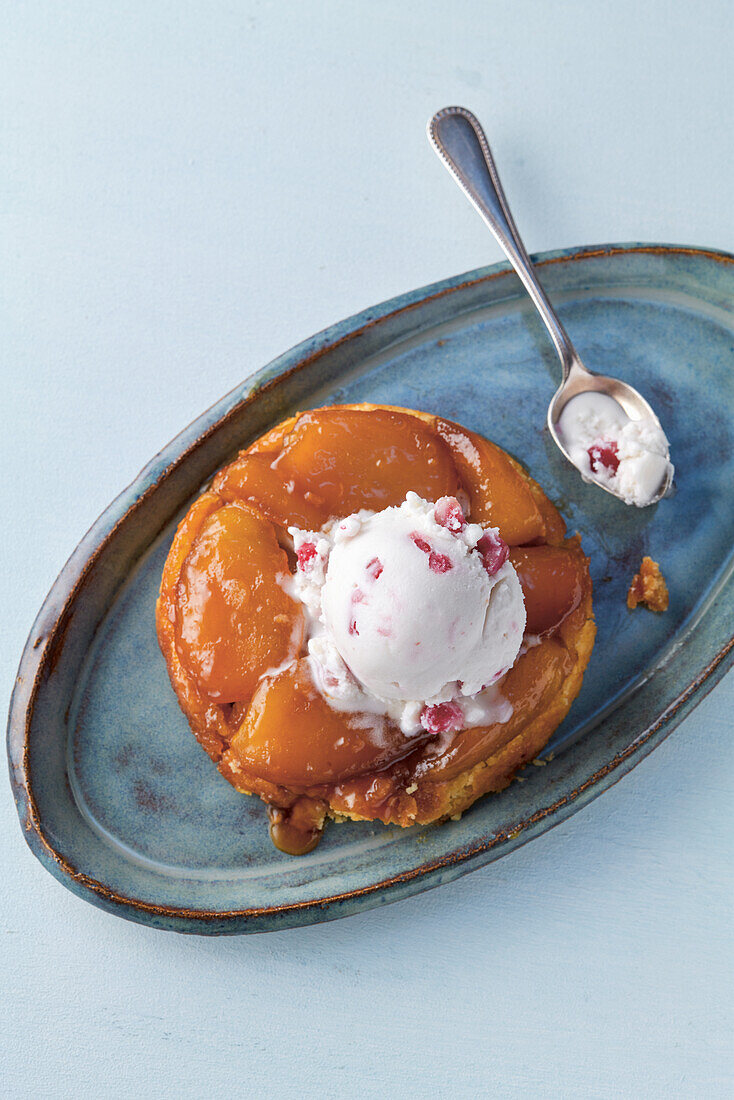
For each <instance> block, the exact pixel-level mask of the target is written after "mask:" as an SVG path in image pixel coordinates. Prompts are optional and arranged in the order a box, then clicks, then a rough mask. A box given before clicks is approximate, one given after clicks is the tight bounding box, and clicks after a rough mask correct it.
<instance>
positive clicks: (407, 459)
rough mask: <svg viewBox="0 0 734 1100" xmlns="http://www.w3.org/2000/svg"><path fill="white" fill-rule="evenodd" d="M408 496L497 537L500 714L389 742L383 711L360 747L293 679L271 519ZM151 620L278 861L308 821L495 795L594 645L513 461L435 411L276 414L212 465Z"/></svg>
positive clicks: (290, 612)
mask: <svg viewBox="0 0 734 1100" xmlns="http://www.w3.org/2000/svg"><path fill="white" fill-rule="evenodd" d="M408 494H417V496H418V497H419V498H421V500H422V501H429V502H437V501H441V500H444V499H448V500H449V501H455V502H456V501H458V502H461V508H460V509H459V515H461V511H462V509H463V512H464V514H465V520H463V519H462V520H461V522H462V523H464V522H465V521H466V522H469V523H471V524H479V525H481V526H482V527H483V528H490V529H496V530H497V531H498V532H499V538H498V539H497V540H496V541H497V544H498V545H502V546H505V544H506V546H505V549H504V556H503V558H502V560H504V557H506V556H507V555H508V554H509V561H510V562H511V564H512V566H514V570H515V571H516V573H517V577H518V578H519V581H520V585H521V587H522V594H523V596H524V603H525V614H526V619H527V621H526V624H525V641H524V644H523V645H522V647H521V649H520V651H519V655H518V656H517V658H516V659H515V661H514V664H512V667H511V668H510V669H509V671H506V672H504V670H503V672H504V675H503V676H502V677H501V679H500V680H499V682H498V684H497V685H496V688H497V691H498V692H500V693H501V697H502V699H503V700H504V701H505V703H506V704H508V705H507V706H506V708H505V713H504V714H503V715H502V716H501V717H502V720H497V721H489V722H488V724H484V725H475V726H473V727H472V728H463V729H451V728H450V725H451V724H450V723H449V724H448V725H449V729H448V730H447V729H446V728H444V729H443V731H438V732H436V731H434V727H432V726H431V723H430V722H429V723H424V725H425V727H426V728H423V727H421V728H420V729H419V730H418V731H417V732H413V733H412V734H411V735H409V736H408V735H406V733H405V732H404V731H403V729H401V727H400V725H399V724H398V723H397V722H396V721H393V720H391V719H390V718H389V717H388V718H387V719H384V720H381V721H382V725H381V727H380V732H379V736H372V733H371V729H372V727H371V726H370V723H369V722H366V721H365V716H364V714H360V713H359V712H354V711H350V710H348V709H335V708H334V706H332V705H331V703H330V702H329V701H327V698H326V697H325V696H324V694H323V693H322V691H321V690H320V688H319V686H317V684H316V683H315V682H314V679H313V677H312V675H311V665H310V664H309V658H308V656H307V654H306V650H305V642H306V638H307V628H308V616H307V614H306V612H305V610H304V606H303V604H302V602H301V601H299V599H297V598H296V597H295V596H294V595H293V592H292V589H291V587H290V585H289V581H290V578H291V576H292V575H293V574H295V573H296V572H297V570H298V568H299V560H300V555H301V551H299V560H297V556H296V554H295V553H294V544H293V538H292V535H290V534H289V528H298V530H299V531H309V532H320V531H322V530H323V529H324V528H325V527H327V529H328V525H329V522H330V521H334V520H336V519H338V520H341V519H343V518H344V517H348V516H351V515H352V514H354V513H360V512H363V510H367V512H368V513H379V512H381V511H382V510H384V509H387V508H396V507H398V506H400V505H401V504H402V503H403V502H404V501H405V500H406V495H408ZM365 514H367V513H365ZM414 542H416V545H418V546H419V547H420V542H419V541H418V540H417V537H416V538H414ZM310 545H311V544H310V543H309V544H308V546H310ZM507 548H509V550H508V549H507ZM310 552H311V551H309V553H310ZM304 560H305V559H304ZM304 560H300V565H301V566H303V565H304ZM427 560H428V559H427V558H426V561H427ZM370 564H372V563H370ZM431 565H432V567H433V557H432V559H431ZM439 566H440V561H439ZM446 568H448V566H447V567H446ZM439 571H440V569H439ZM376 575H379V574H376ZM354 598H355V599H357V598H358V597H354ZM157 628H158V637H159V641H160V646H161V649H162V652H163V655H164V657H165V660H166V664H167V666H168V672H169V675H170V679H171V683H172V685H173V688H174V690H175V692H176V695H177V696H178V700H179V703H180V705H181V708H182V710H183V711H184V714H185V715H186V717H187V719H188V721H189V724H190V726H191V729H192V730H193V732H194V734H195V735H196V737H197V738H198V740H199V741H200V743H201V745H202V746H203V748H204V749H205V750H206V752H207V753H208V754H209V756H210V757H211V758H212V760H213V761H214V762H215V763H216V764H217V765H218V767H219V770H220V771H221V773H222V775H223V776H224V777H225V778H226V779H227V780H228V781H229V782H230V783H231V784H233V786H234V787H236V788H237V790H238V791H241V792H242V793H243V794H256V795H259V796H260V798H262V799H263V801H264V802H266V803H267V805H268V807H269V811H270V819H271V836H272V837H273V840H274V842H275V844H276V845H277V846H278V847H280V848H281V849H282V850H284V851H288V852H291V853H293V854H301V853H303V852H306V851H310V850H311V849H312V848H313V847H314V846H315V845H316V844H317V843H318V840H319V838H320V836H321V832H322V830H323V827H324V823H325V820H326V819H327V818H333V819H334V820H337V821H343V820H346V819H353V820H356V821H359V820H379V821H382V822H385V823H392V824H397V825H400V826H410V825H414V824H417V823H418V824H427V823H430V822H438V821H442V820H446V819H448V818H452V817H456V816H457V815H459V814H461V813H462V812H463V811H465V810H466V809H467V808H468V807H469V806H471V805H472V803H473V802H475V801H476V799H477V798H479V797H480V796H481V795H484V794H486V793H488V792H490V791H499V790H501V789H502V788H503V787H505V786H507V784H508V783H509V782H510V781H511V779H512V777H513V775H514V774H515V772H516V771H517V770H518V769H519V768H520V767H522V766H523V765H524V764H526V763H527V762H528V761H530V760H532V759H533V758H535V757H536V756H537V755H538V754H539V753H540V751H541V749H542V748H543V747H544V746H545V744H546V743H547V741H548V740H549V738H550V737H551V735H552V733H553V731H554V730H555V729H556V727H557V726H558V724H559V723H560V722H561V721H562V719H563V718H564V717H565V715H566V713H567V712H568V709H569V707H570V706H571V703H572V702H573V700H574V699H575V697H576V695H577V694H578V692H579V689H580V687H581V682H582V678H583V674H584V670H585V668H586V665H587V662H588V660H589V657H590V654H591V650H592V647H593V644H594V635H595V626H594V621H593V614H592V601H591V580H590V576H589V569H588V561H587V559H586V557H585V555H584V553H583V551H582V550H581V547H580V544H579V539H578V537H574V538H566V537H565V524H564V522H563V520H562V519H561V516H560V514H559V513H558V511H557V509H556V508H555V507H554V505H553V504H552V503H551V502H550V500H549V499H548V498H547V497H546V495H545V493H544V492H543V491H542V489H541V488H540V486H539V485H538V484H537V483H536V482H535V481H534V480H533V479H532V478H531V477H530V476H529V475H528V474H527V472H526V471H525V470H524V469H523V467H522V466H521V465H520V464H519V463H518V462H517V461H516V460H515V459H514V458H512V457H510V456H509V455H508V454H506V453H505V452H504V451H503V450H501V449H500V448H499V447H497V446H496V445H495V444H493V443H490V442H489V441H488V440H486V439H484V438H483V437H481V436H479V435H477V434H476V433H475V432H471V431H469V430H467V429H466V428H462V427H461V426H459V425H458V424H455V423H452V422H451V421H449V420H445V419H443V418H442V417H440V416H433V415H429V414H427V413H422V412H415V411H411V410H408V409H400V408H394V407H390V406H381V405H351V406H334V407H330V408H323V409H316V410H312V411H310V412H304V413H301V414H299V415H297V416H293V417H291V418H290V419H288V420H286V421H284V422H283V423H281V424H279V425H278V426H277V427H275V428H273V429H272V430H271V431H269V432H268V433H266V434H265V435H264V436H262V437H261V438H260V439H258V440H257V441H256V442H255V443H253V444H252V445H251V446H249V447H248V448H247V449H246V450H244V451H242V452H241V453H240V454H239V455H238V456H237V458H236V459H235V460H234V461H233V462H231V463H230V464H229V465H228V466H226V467H225V468H224V469H222V470H221V471H220V472H219V473H218V474H217V475H216V477H215V478H214V480H213V482H212V485H211V488H210V489H208V490H207V491H206V492H204V493H203V494H202V495H201V496H200V497H199V498H198V499H197V500H196V501H195V502H194V503H193V504H192V505H191V507H190V508H189V510H188V513H187V514H186V516H185V517H184V519H183V521H182V522H181V524H180V525H179V528H178V531H177V533H176V536H175V538H174V541H173V545H172V546H171V550H170V552H169V555H168V559H167V561H166V564H165V568H164V572H163V579H162V583H161V590H160V597H159V600H158V605H157ZM430 629H431V624H430V616H429V621H427V622H426V630H427V631H430ZM355 630H356V628H355ZM460 683H461V681H459V684H460Z"/></svg>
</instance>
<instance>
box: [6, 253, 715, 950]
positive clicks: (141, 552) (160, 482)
mask: <svg viewBox="0 0 734 1100" xmlns="http://www.w3.org/2000/svg"><path fill="white" fill-rule="evenodd" d="M539 262H540V264H541V268H540V271H541V278H542V280H543V282H544V284H545V286H546V288H547V290H548V292H549V294H550V296H551V298H552V299H553V301H554V303H556V304H557V306H558V308H559V313H560V314H561V317H562V319H563V322H564V324H565V325H566V326H567V328H568V331H569V332H570V334H571V337H572V339H573V340H574V342H575V343H576V346H577V347H578V350H579V352H580V354H581V356H582V358H583V360H584V362H585V363H587V364H588V365H589V366H590V367H591V368H592V369H594V370H597V371H600V372H601V373H604V374H610V375H614V376H618V377H619V378H622V379H624V380H625V381H628V382H631V383H633V384H634V385H635V386H636V387H638V388H639V389H640V390H641V392H642V393H643V394H644V395H645V396H646V397H647V398H648V399H649V400H650V401H651V403H652V405H653V407H654V408H655V409H656V410H657V411H658V413H659V416H660V419H661V422H662V424H663V427H664V429H665V431H666V433H667V434H668V437H669V439H670V443H671V452H672V456H673V459H674V461H675V463H676V467H677V478H676V492H675V495H674V496H673V497H672V498H671V499H668V500H665V501H663V502H662V503H661V504H660V505H658V506H657V507H655V508H650V509H642V510H637V509H634V508H628V507H626V506H625V505H623V504H621V503H620V502H618V501H617V500H615V499H614V498H612V497H611V496H609V495H608V494H606V493H602V492H600V491H598V490H596V489H593V488H591V487H588V486H584V485H583V484H582V482H581V480H580V479H579V477H578V475H577V474H576V473H575V471H574V470H573V469H572V468H571V467H570V466H569V465H568V464H566V463H565V461H564V460H563V458H562V456H561V455H560V453H559V452H558V451H557V450H556V448H555V447H554V446H553V444H552V443H551V441H550V439H549V437H548V433H547V431H546V430H545V429H544V426H543V425H544V420H545V411H546V408H547V405H548V401H549V399H550V397H551V395H552V393H553V391H554V390H555V388H556V385H557V382H558V376H559V369H558V364H557V361H556V359H555V354H554V352H553V350H552V348H551V346H550V344H549V342H548V339H547V337H546V335H545V333H544V332H543V331H542V330H541V327H540V322H539V320H538V318H537V317H536V315H535V313H534V311H533V309H532V307H531V306H530V305H529V303H528V301H527V299H526V297H525V295H524V293H523V292H522V290H521V288H520V284H519V282H518V280H517V278H516V277H515V276H514V274H512V273H511V272H510V271H509V270H508V268H507V266H506V265H501V266H497V267H493V268H488V269H483V270H480V271H476V272H472V273H470V274H468V275H465V276H461V277H459V278H456V279H450V280H446V281H445V282H443V283H439V284H437V285H435V286H431V287H428V288H424V289H421V290H417V291H413V292H412V293H410V294H407V295H404V296H403V297H401V298H397V299H395V300H393V301H391V302H387V303H385V304H383V305H380V306H377V307H375V308H374V309H370V310H367V311H366V312H365V313H363V314H360V315H359V316H356V317H353V318H351V319H349V320H347V321H342V322H341V323H339V324H337V325H335V326H333V327H332V328H331V329H328V330H327V331H325V332H323V333H320V334H319V335H317V336H314V337H312V338H311V339H310V340H307V341H306V342H305V343H303V344H301V345H299V346H298V347H296V348H294V349H293V350H292V351H290V352H288V353H286V354H285V355H284V356H282V357H281V358H280V359H278V360H276V361H275V362H274V363H272V364H271V365H270V366H268V367H266V368H265V369H264V370H262V371H260V372H259V373H258V374H257V375H255V376H254V377H252V378H250V379H249V380H248V381H247V382H246V383H244V384H243V385H242V386H241V387H239V388H238V389H237V390H234V391H233V392H232V393H230V394H229V395H228V396H227V397H225V398H224V399H223V400H222V401H221V402H220V403H219V404H218V405H216V406H214V407H213V408H212V409H210V410H209V411H208V412H206V413H205V414H204V415H203V416H202V417H200V418H199V420H197V421H196V422H195V423H194V424H192V425H191V426H190V427H189V428H187V429H186V430H185V431H184V432H182V434H181V435H179V436H178V437H177V438H176V439H175V440H174V441H173V442H172V443H171V444H169V446H168V447H166V448H165V449H164V450H163V451H162V452H161V453H160V454H159V455H157V456H156V458H154V459H153V461H152V462H151V463H150V464H149V465H148V466H147V467H146V468H145V469H144V470H143V471H142V473H141V474H140V476H139V477H138V479H137V480H136V481H135V483H134V484H133V485H131V486H130V487H129V488H128V489H126V490H125V491H124V492H123V493H122V494H121V496H120V497H118V498H117V500H116V501H115V502H114V503H113V504H112V505H110V507H109V508H108V510H107V511H106V512H105V513H104V515H103V516H101V518H100V519H99V520H98V522H97V523H96V524H95V526H94V527H93V528H92V530H91V531H90V532H89V533H88V535H86V536H85V538H84V539H83V541H82V542H81V543H80V545H79V547H78V548H77V550H76V552H75V553H74V555H73V556H72V558H71V559H70V561H69V562H68V564H67V565H66V567H65V569H64V570H63V572H62V573H61V575H60V577H59V578H58V580H57V582H56V584H55V585H54V588H53V589H52V591H51V593H50V594H49V596H48V598H47V600H46V603H45V604H44V606H43V608H42V610H41V612H40V614H39V616H38V619H37V621H36V623H35V625H34V627H33V630H32V633H31V636H30V638H29V641H28V644H27V647H26V650H25V652H24V654H23V658H22V662H21V666H20V670H19V675H18V681H17V685H16V689H15V692H14V695H13V700H12V704H11V712H10V721H9V731H8V751H9V757H10V769H11V779H12V783H13V787H14V792H15V796H16V800H17V804H18V812H19V815H20V819H21V823H22V827H23V830H24V835H25V837H26V840H27V841H28V843H29V845H30V847H31V849H32V850H33V852H34V853H35V855H37V856H38V858H39V859H40V860H41V862H42V863H43V864H44V865H45V866H46V867H47V868H48V869H49V870H50V871H51V873H52V874H54V875H55V876H56V877H57V878H58V879H59V880H60V881H61V882H63V883H64V884H65V885H66V886H67V887H68V888H69V889H71V890H72V891H74V893H76V894H78V895H79V896H81V897H84V898H86V899H87V900H88V901H91V902H93V903H94V904H96V905H99V906H100V907H102V908H104V909H107V910H108V911H110V912H113V913H116V914H118V915H120V916H124V917H127V918H129V919H131V920H137V921H141V922H144V923H147V924H152V925H155V926H157V927H160V928H169V929H175V930H177V931H181V932H201V933H212V934H216V933H225V932H256V931H263V930H268V929H275V928H286V927H289V926H294V925H301V924H309V923H312V922H315V921H321V920H328V919H334V918H336V917H340V916H346V915H348V914H350V913H354V912H355V911H357V910H360V909H365V908H369V907H371V906H376V905H380V904H383V903H385V902H388V901H393V900H396V899H398V898H401V897H405V896H407V895H410V894H414V893H417V892H419V891H421V890H425V889H427V888H429V887H431V886H436V885H438V884H440V883H442V882H446V881H449V880H450V879H453V878H456V877H457V876H458V875H461V874H464V873H466V872H467V871H470V870H473V869H475V868H477V867H480V866H482V865H483V864H485V863H488V862H489V861H490V860H493V859H496V858H498V857H499V856H501V855H503V854H505V853H506V852H508V851H511V850H512V849H513V848H514V847H517V846H518V845H520V844H522V843H524V842H525V841H527V840H529V839H532V838H533V837H535V836H537V835H539V834H540V833H541V832H543V831H545V830H546V829H548V828H550V827H551V826H552V825H554V824H556V823H557V822H559V821H561V820H563V819H564V818H566V817H568V816H569V815H570V814H571V813H573V812H574V811H575V810H577V809H579V808H580V807H581V806H583V805H585V804H586V803H587V802H588V801H589V800H590V799H592V798H594V797H595V796H596V795H597V794H600V793H601V792H602V791H603V790H605V789H606V788H607V787H609V786H610V785H611V784H612V783H614V782H616V780H618V779H619V778H620V777H621V776H622V775H624V774H625V773H626V772H627V771H629V770H630V769H631V768H632V767H633V766H634V764H635V763H637V762H638V761H639V760H640V759H642V757H643V756H645V755H646V754H647V753H648V752H650V751H651V750H652V749H653V748H654V747H655V746H656V745H657V744H659V743H660V741H661V740H662V739H663V738H664V737H665V736H666V735H667V734H668V733H669V732H670V731H671V730H672V729H673V728H674V726H675V725H677V723H678V722H680V720H681V719H682V718H683V717H684V715H685V714H687V713H688V712H689V711H690V710H691V708H692V707H693V706H694V705H695V704H696V702H697V701H698V700H699V699H700V698H701V696H702V694H703V693H705V692H706V691H707V690H709V689H710V688H711V687H712V686H713V684H714V683H715V682H716V681H717V680H718V679H719V678H720V677H721V676H722V675H723V673H724V671H725V669H726V668H727V667H728V666H729V664H730V663H731V657H732V640H731V635H732V626H733V624H732V619H733V612H732V607H733V606H734V601H733V600H732V592H733V589H734V584H733V583H732V579H731V573H732V546H733V545H734V453H733V447H732V442H733V440H734V393H733V392H732V391H733V389H734V384H733V380H734V372H733V371H732V366H733V364H734V350H733V349H734V257H731V256H729V255H726V254H722V253H714V252H703V251H696V250H692V249H686V248H672V247H664V246H653V245H631V246H611V245H610V246H603V247H600V248H593V249H585V250H580V251H575V252H571V251H566V252H557V253H549V254H546V255H544V256H542V257H540V258H539ZM357 401H374V402H380V403H386V404H393V405H405V406H408V407H410V408H416V409H424V410H426V411H429V412H437V413H440V414H441V415H444V416H447V417H449V418H451V419H453V420H458V421H460V422H461V423H463V424H465V425H466V426H467V427H469V428H473V429H475V430H477V431H479V432H482V433H483V434H485V435H487V436H488V437H489V438H490V439H493V440H495V441H496V442H497V443H499V444H500V445H501V446H502V447H504V448H506V449H507V450H508V451H510V452H512V453H513V454H515V455H516V456H517V457H518V458H520V459H521V460H522V462H523V463H524V464H525V465H526V466H527V467H528V469H529V471H530V473H531V474H532V475H533V476H534V477H535V478H537V480H538V481H539V482H540V483H541V485H542V486H543V487H544V488H545V489H546V491H547V492H548V493H549V495H550V496H551V497H552V498H553V499H554V500H555V501H556V502H557V504H558V505H559V507H560V508H561V510H562V512H563V513H564V516H565V518H566V519H567V521H568V524H569V528H570V529H571V531H573V530H578V531H580V533H581V535H582V537H583V545H584V548H585V550H586V552H587V554H589V556H590V558H591V569H592V575H593V579H594V588H595V611H596V617H597V623H598V636H597V643H596V648H595V650H594V654H593V656H592V659H591V662H590V664H589V668H588V671H587V674H586V679H585V681H584V686H583V689H582V691H581V694H580V696H579V698H578V699H577V701H576V703H575V704H574V706H573V708H572V710H571V713H570V715H569V716H568V718H567V720H566V721H565V722H564V723H563V725H562V726H561V727H560V728H559V729H558V731H557V732H556V735H555V737H554V738H553V741H552V742H551V744H550V745H549V747H548V749H547V750H546V756H547V755H549V754H550V753H551V752H552V753H553V754H554V755H553V758H552V759H551V760H550V762H548V763H547V764H546V765H545V766H543V767H528V768H526V769H525V772H524V773H523V775H522V779H523V780H524V781H523V782H515V783H513V784H512V785H511V786H510V787H509V788H508V789H507V790H506V791H505V792H503V793H502V794H500V795H496V796H490V797H487V798H484V799H482V800H481V801H480V802H479V803H477V804H476V805H475V806H474V807H473V808H472V809H471V810H470V811H469V812H468V813H466V814H465V815H464V817H463V818H462V819H461V820H460V821H457V822H450V823H448V824H447V825H443V826H433V827H427V828H426V827H423V828H421V827H416V828H414V829H409V830H401V829H398V828H387V827H384V826H382V825H379V824H367V823H365V824H344V825H339V826H335V825H332V826H330V827H329V828H328V829H327V832H326V835H325V837H324V840H323V842H322V843H321V845H320V847H319V848H317V849H316V851H315V852H313V853H312V854H311V855H308V856H305V857H301V858H299V859H294V858H292V857H288V856H285V855H283V854H281V853H280V852H278V851H276V850H275V849H274V848H273V847H272V845H271V844H270V841H269V839H268V833H267V827H266V818H265V811H264V807H263V805H262V804H261V803H260V801H259V800H255V799H252V798H247V797H244V796H242V795H239V794H238V793H237V792H236V791H235V790H233V789H232V788H231V787H230V786H229V784H228V783H227V782H226V781H225V780H224V779H223V778H221V776H220V775H219V774H218V772H217V771H216V769H215V767H214V766H213V765H212V764H211V763H210V761H209V759H208V758H207V757H206V756H205V754H204V752H203V751H202V750H201V749H200V747H199V746H198V744H197V743H196V741H195V740H194V737H193V735H192V734H191V733H190V732H189V729H188V726H187V723H186V721H185V719H184V717H183V715H182V714H181V712H180V710H179V708H178V705H177V702H176V699H175V696H174V694H173V691H172V690H171V688H170V686H169V683H168V679H167V675H166V669H165V665H164V662H163V658H162V657H161V655H160V653H159V650H158V646H157V643H156V637H155V629H154V603H155V598H156V594H157V588H158V583H159V578H160V574H161V569H162V566H163V562H164V560H165V557H166V554H167V552H168V548H169V546H170V543H171V539H172V536H173V531H174V529H175V525H176V523H177V521H178V519H179V518H180V516H181V515H182V513H183V512H184V511H185V509H186V507H187V505H188V504H189V502H190V501H191V499H192V498H193V497H194V496H195V495H196V494H197V493H198V491H199V490H200V488H201V486H202V484H203V483H205V482H206V480H207V479H208V478H209V477H211V475H212V474H213V473H214V472H215V470H216V469H217V468H218V467H219V466H221V465H222V464H223V463H224V462H225V461H227V460H228V459H229V458H230V457H232V455H233V454H234V453H235V452H236V451H237V449H238V448H240V447H241V446H243V445H245V444H247V443H248V442H250V441H251V440H252V439H254V438H255V437H257V436H258V435H260V434H261V433H262V432H263V431H265V429H267V428H268V427H269V426H271V425H272V424H273V423H275V422H276V421H278V420H280V419H282V418H283V417H285V416H287V415H289V414H290V413H292V412H293V411H294V410H296V409H302V408H307V407H313V406H317V405H322V404H331V403H336V402H340V403H341V402H357ZM646 553H649V554H651V555H652V557H654V558H655V559H656V560H658V561H660V562H661V565H662V568H663V570H664V573H665V576H666V577H667V580H668V584H669V587H670V593H671V605H670V609H669V611H668V612H667V613H666V614H665V615H661V616H655V615H652V614H651V613H649V612H647V611H646V610H644V609H642V610H640V609H638V610H637V611H635V612H633V613H631V612H628V611H627V608H626V606H625V593H626V589H627V586H628V584H629V582H630V580H631V577H632V574H633V573H634V572H635V570H636V568H637V566H638V565H639V562H640V559H641V557H642V555H643V554H646Z"/></svg>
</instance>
